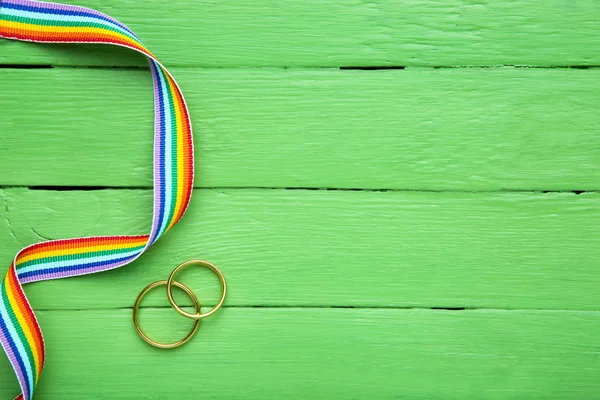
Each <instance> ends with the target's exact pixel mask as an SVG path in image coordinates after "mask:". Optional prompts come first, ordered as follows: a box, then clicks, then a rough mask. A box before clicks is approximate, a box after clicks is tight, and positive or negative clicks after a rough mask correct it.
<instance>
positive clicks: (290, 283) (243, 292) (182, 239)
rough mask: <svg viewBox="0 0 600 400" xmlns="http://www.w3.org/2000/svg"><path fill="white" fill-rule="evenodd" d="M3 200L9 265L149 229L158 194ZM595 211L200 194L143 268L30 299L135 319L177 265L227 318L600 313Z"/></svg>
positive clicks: (577, 205) (540, 199) (432, 198)
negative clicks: (282, 309) (186, 264)
mask: <svg viewBox="0 0 600 400" xmlns="http://www.w3.org/2000/svg"><path fill="white" fill-rule="evenodd" d="M1 198H2V200H1V203H3V206H2V204H0V223H4V225H3V229H0V241H1V242H2V243H3V246H2V248H1V249H0V254H1V257H0V258H2V259H4V260H5V262H6V263H7V264H8V262H9V260H10V259H11V258H12V257H13V256H14V254H15V253H16V252H17V251H18V250H19V249H20V248H22V247H23V246H25V245H28V244H30V243H35V242H38V241H40V240H43V238H48V239H58V238H68V237H79V236H94V235H103V234H140V233H145V232H147V231H148V230H149V228H150V226H149V225H150V219H151V204H152V194H151V191H150V190H133V191H130V190H100V191H88V192H77V191H66V192H65V191H32V190H26V189H10V190H4V191H2V196H1ZM599 205H600V195H599V194H597V193H594V194H581V195H579V196H577V195H574V194H570V193H547V194H541V193H539V194H534V193H506V194H502V193H479V194H472V193H452V192H444V193H423V192H364V191H298V190H239V189H238V190H196V191H195V192H194V196H193V201H192V202H191V205H190V209H189V210H188V213H187V214H186V216H185V217H184V219H183V220H182V222H181V223H180V224H179V225H177V227H176V228H175V229H174V230H173V231H172V232H169V234H168V235H167V236H166V237H165V238H163V239H161V240H160V242H159V243H158V244H157V245H156V246H154V247H153V248H152V249H150V251H149V252H148V253H147V254H146V255H144V256H143V257H142V258H140V259H139V260H138V261H136V262H135V263H134V264H132V265H129V266H127V267H124V268H121V269H118V270H115V271H111V272H106V273H102V274H97V275H92V276H85V277H79V278H72V279H65V280H58V281H50V282H40V283H37V284H33V285H29V286H27V289H26V291H27V293H28V295H29V297H30V300H31V303H32V304H33V306H34V308H36V309H82V308H83V309H88V308H119V307H130V306H131V305H132V303H133V301H134V299H135V297H136V296H137V293H138V292H139V291H141V289H142V288H143V287H144V286H146V285H147V284H149V283H150V282H153V281H155V280H160V279H166V278H167V276H168V274H169V273H170V271H171V270H172V269H173V268H174V267H175V266H176V265H177V264H179V263H180V262H183V261H185V260H188V259H193V258H204V259H208V260H211V261H213V262H215V263H216V264H217V265H218V266H220V267H221V268H222V269H223V271H224V273H225V275H226V277H227V279H228V281H229V284H230V287H231V292H230V295H229V297H228V300H227V304H228V305H230V306H233V305H235V306H256V305H262V306H314V307H323V306H325V307H329V306H361V307H365V306H369V307H425V308H430V307H476V308H480V307H484V308H501V309H575V310H598V309H600V300H599V297H598V290H597V288H598V286H599V285H600V275H599V274H598V273H597V268H596V267H597V266H598V265H599V263H600V253H599V252H598V251H597V250H596V249H598V248H599V246H600V226H599V225H598V223H597V221H598V220H599V218H600V207H599ZM6 210H8V211H6ZM2 216H4V217H2ZM181 279H182V280H183V281H184V282H186V283H188V284H190V285H191V287H192V288H194V289H195V290H197V291H198V293H200V298H201V300H202V301H203V302H204V304H210V302H213V303H212V304H214V301H216V300H217V299H218V292H217V288H218V285H217V283H216V278H214V277H212V276H210V274H208V273H207V274H204V275H202V274H199V273H198V272H197V271H193V270H192V271H189V272H188V273H187V274H186V275H184V276H182V278H181ZM209 288H210V290H209ZM57 293H60V295H58V296H57V295H56V294H57ZM207 302H208V303H207ZM149 304H152V305H161V306H166V305H167V304H168V303H167V302H166V300H165V299H161V301H160V302H158V303H149Z"/></svg>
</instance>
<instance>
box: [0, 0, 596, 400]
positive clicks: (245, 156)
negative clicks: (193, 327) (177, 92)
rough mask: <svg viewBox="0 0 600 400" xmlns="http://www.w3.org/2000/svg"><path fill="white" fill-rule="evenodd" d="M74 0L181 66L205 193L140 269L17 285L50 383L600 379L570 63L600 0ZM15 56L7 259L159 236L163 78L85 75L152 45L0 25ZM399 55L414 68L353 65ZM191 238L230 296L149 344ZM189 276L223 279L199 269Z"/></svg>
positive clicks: (443, 394)
mask: <svg viewBox="0 0 600 400" xmlns="http://www.w3.org/2000/svg"><path fill="white" fill-rule="evenodd" d="M79 4H81V5H87V6H91V7H94V8H97V9H100V10H102V11H105V12H108V13H110V14H111V15H113V16H115V17H117V18H119V19H121V20H123V22H125V23H126V24H128V25H130V26H131V27H132V28H133V29H134V30H135V31H136V32H137V33H139V34H140V36H141V37H142V39H143V40H144V42H145V43H146V44H147V45H148V46H149V47H150V48H151V49H152V51H154V52H155V53H156V54H158V55H159V57H160V58H161V59H162V60H163V61H165V63H166V64H167V65H168V66H175V67H176V68H174V69H173V72H174V74H175V76H176V77H177V79H178V81H179V82H180V83H181V85H182V88H183V90H184V93H185V95H186V98H187V99H188V101H189V104H190V108H191V112H192V118H193V121H194V125H195V137H196V157H197V163H196V167H197V171H198V174H197V180H196V187H197V188H201V189H197V190H195V192H194V196H193V199H192V203H191V206H190V209H189V212H188V214H187V215H186V216H185V218H184V220H183V221H182V222H181V224H180V225H178V226H176V227H175V229H174V230H173V231H172V232H170V233H169V234H168V235H167V236H166V237H165V238H164V239H161V241H160V242H159V243H158V244H157V245H156V246H155V247H153V248H152V249H151V250H150V251H149V252H148V254H146V255H144V256H143V257H142V258H140V260H138V261H137V262H136V263H134V264H133V265H130V266H127V267H125V268H122V269H119V270H116V271H110V272H107V273H104V274H99V275H94V276H86V277H78V278H73V279H68V280H59V281H50V282H42V283H38V284H35V285H31V286H29V287H27V288H26V291H27V293H28V295H29V297H30V299H31V302H32V304H33V306H34V308H35V309H36V310H37V312H38V315H39V316H40V322H41V325H42V329H43V331H44V333H45V336H46V343H47V346H48V359H47V365H46V370H45V371H44V374H43V376H42V379H41V384H40V386H39V391H38V392H37V395H36V396H37V398H38V399H96V398H98V399H115V398H117V399H202V398H218V399H281V398H290V399H306V398H331V399H364V398H368V399H399V398H400V399H530V398H543V399H571V398H573V399H594V398H599V397H598V396H599V395H598V393H600V383H599V381H598V379H597V377H598V376H600V320H599V318H600V297H599V296H598V289H597V288H598V287H599V286H600V270H599V265H600V250H599V249H600V225H599V224H598V221H599V220H600V193H598V191H600V161H599V160H600V157H599V155H600V135H599V134H598V127H599V126H600V116H599V115H600V114H599V113H598V104H600V98H599V97H600V95H599V93H600V90H599V89H600V72H599V70H598V69H596V68H590V69H586V70H581V69H574V68H555V67H557V66H560V67H565V66H582V65H589V66H594V65H600V58H599V57H600V56H599V53H598V51H597V49H598V34H599V33H600V25H599V24H598V22H597V21H598V20H599V17H600V3H598V2H597V1H595V0H576V1H573V0H570V1H564V0H551V1H546V2H536V1H524V0H510V1H500V0H498V1H478V0H462V1H458V0H452V1H442V0H436V1H416V0H410V1H403V2H399V1H386V0H375V1H364V0H360V1H359V0H348V1H341V0H340V1H338V0H336V1H317V0H309V1H304V2H299V1H287V0H286V1H270V0H257V1H254V0H252V1H251V0H231V1H227V2H216V1H212V0H203V1H197V2H175V3H174V2H159V1H157V0H147V1H143V2H142V1H133V0H128V1H117V0H103V1H100V0H81V1H80V2H79ZM0 64H4V65H0V261H2V262H3V263H4V265H6V266H8V264H9V263H10V261H11V259H12V257H14V254H15V253H16V252H17V251H18V250H19V249H20V248H21V247H23V246H26V245H28V244H31V243H35V242H38V241H40V240H46V239H56V238H65V237H75V236H89V235H103V234H138V233H144V232H147V231H148V230H149V224H150V217H151V202H152V197H151V190H150V189H149V187H150V186H151V150H152V143H151V140H152V91H151V87H150V75H149V71H148V70H146V69H143V68H142V69H140V68H134V69H132V68H87V67H88V66H139V65H144V60H143V59H142V58H141V57H138V56H136V55H133V54H131V53H129V52H127V51H125V50H123V49H114V48H110V47H104V46H71V45H63V46H47V45H36V44H28V43H17V42H10V41H4V40H0ZM6 64H39V65H53V66H55V68H53V69H20V68H14V67H15V66H14V65H13V66H8V67H10V68H6V67H7V65H6ZM385 65H387V66H407V68H406V69H405V70H388V71H381V70H378V71H366V70H352V71H349V70H340V69H339V68H338V67H342V66H385ZM510 65H528V66H537V67H541V68H515V67H509V66H510ZM438 66H439V67H457V66H463V67H465V68H430V67H438ZM482 66H493V67H492V68H482ZM17 67H18V65H17ZM255 67H262V68H255ZM282 67H284V68H282ZM49 186H53V187H56V188H55V189H59V190H44V189H43V187H49ZM40 187H42V188H40ZM82 187H98V188H96V189H98V190H81V188H82ZM303 188H304V189H303ZM306 188H321V189H322V190H307V189H306ZM572 191H574V193H573V192H572ZM581 191H585V192H584V193H581ZM199 257H200V258H206V259H208V260H211V261H213V262H215V263H216V264H217V265H218V266H219V267H221V268H222V270H223V271H224V273H225V275H226V277H227V278H228V281H229V284H230V295H229V297H228V299H227V302H226V308H225V309H224V311H223V312H222V313H219V314H217V315H216V316H215V317H214V318H211V319H209V320H208V321H205V322H203V323H202V327H201V329H200V332H199V336H198V337H197V338H196V339H195V340H193V341H192V342H191V343H190V344H188V345H186V346H185V347H183V348H181V349H178V350H176V351H160V350H157V349H154V348H151V347H150V346H148V345H146V344H145V343H144V342H142V341H141V340H140V339H139V338H138V337H137V335H136V334H135V332H134V329H133V326H132V323H131V309H130V307H131V305H132V303H133V301H134V299H135V296H136V295H137V293H138V292H139V291H140V290H141V289H142V288H143V287H144V286H145V285H147V284H148V283H150V282H151V281H154V280H158V279H165V278H166V276H167V275H168V273H169V272H170V271H171V269H172V268H173V267H174V266H175V265H177V264H178V263H179V262H181V261H184V260H187V259H190V258H199ZM181 279H182V280H183V281H184V282H186V283H188V284H189V285H190V286H191V287H192V288H194V289H195V290H196V292H197V293H198V294H199V298H200V301H201V303H202V304H203V305H210V304H214V302H215V300H216V299H217V298H218V284H217V282H216V279H215V278H214V277H213V276H211V275H210V274H209V273H205V271H195V270H191V271H189V272H186V273H184V274H182V275H181ZM143 306H144V309H143V310H142V324H143V325H144V327H146V328H147V329H148V330H149V332H150V333H152V334H154V335H157V337H158V338H160V339H164V340H169V339H175V338H176V337H180V336H182V335H183V334H184V331H185V330H186V329H187V328H188V326H189V321H186V320H184V319H182V318H180V317H178V316H177V315H176V314H175V313H174V312H173V311H171V310H170V309H168V308H166V307H167V301H166V299H165V298H164V296H162V293H160V292H159V291H157V292H155V293H152V294H151V295H150V296H149V298H148V299H147V300H146V301H145V302H144V304H143ZM436 308H445V309H452V310H438V309H436ZM462 308H466V309H465V310H463V309H462ZM16 392H17V383H16V379H15V378H14V377H13V375H12V372H11V371H10V367H9V365H8V362H7V360H6V359H4V358H2V357H0V398H2V399H4V398H11V396H13V395H15V394H16Z"/></svg>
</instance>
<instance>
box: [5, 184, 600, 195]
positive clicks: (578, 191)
mask: <svg viewBox="0 0 600 400" xmlns="http://www.w3.org/2000/svg"><path fill="white" fill-rule="evenodd" d="M2 189H4V190H10V189H28V190H33V191H49V192H92V191H100V190H140V191H142V190H143V191H147V190H152V189H153V187H152V186H0V190H2ZM194 189H201V190H298V191H315V190H323V191H334V192H335V191H338V192H384V193H385V192H398V193H401V192H411V193H412V192H420V193H539V194H545V193H573V194H575V195H580V194H582V193H600V190H581V189H571V190H543V189H542V190H539V189H537V190H536V189H512V188H503V189H500V190H460V189H455V190H443V189H442V190H436V189H391V188H377V189H362V188H335V187H267V186H211V187H209V186H207V187H204V186H196V187H194Z"/></svg>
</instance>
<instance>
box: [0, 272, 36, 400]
mask: <svg viewBox="0 0 600 400" xmlns="http://www.w3.org/2000/svg"><path fill="white" fill-rule="evenodd" d="M4 279H6V278H4ZM4 285H5V283H4V282H3V283H2V291H1V295H0V301H2V302H3V301H4V300H2V297H6V298H8V297H7V296H6V288H5V286H4ZM0 307H4V304H2V305H0ZM4 309H6V307H4ZM7 314H8V312H7ZM0 329H2V333H3V334H4V337H5V338H6V340H7V342H8V345H9V346H10V348H11V349H12V351H13V354H14V355H15V358H16V359H17V364H19V368H20V369H21V373H22V374H23V375H25V376H27V369H26V368H25V364H23V359H22V358H21V355H20V354H19V350H18V349H17V346H16V345H15V342H14V341H13V340H12V338H11V336H10V333H9V332H8V327H7V326H6V323H5V322H4V320H3V319H2V318H0ZM25 385H26V386H27V387H26V389H27V392H28V393H30V394H31V387H30V386H29V379H25ZM29 397H31V395H30V396H29Z"/></svg>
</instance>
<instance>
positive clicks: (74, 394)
mask: <svg viewBox="0 0 600 400" xmlns="http://www.w3.org/2000/svg"><path fill="white" fill-rule="evenodd" d="M39 315H40V324H41V326H42V328H43V329H44V332H45V333H46V341H47V342H48V351H49V354H48V356H49V358H50V359H51V361H49V363H48V367H47V370H46V371H44V379H43V381H42V382H41V383H40V386H39V387H40V396H39V399H71V398H72V399H92V398H93V399H181V398H184V399H204V398H210V399H212V398H216V399H231V398H240V399H243V398H257V399H258V398H260V399H264V398H266V399H281V398H298V399H307V398H323V399H329V398H332V399H368V398H377V399H397V398H401V399H402V398H414V399H431V398H434V399H465V398H482V399H507V398H515V399H516V398H544V399H565V398H573V397H576V398H594V397H595V396H596V394H597V393H598V391H600V382H599V381H598V379H597V377H598V373H600V366H599V365H598V338H597V330H598V325H600V313H598V312H581V311H579V312H564V311H501V310H472V311H464V312H452V311H439V310H438V311H432V310H427V311H426V310H391V309H387V310H382V309H361V310H352V309H297V308H289V309H257V308H243V309H237V308H229V309H226V310H225V311H224V312H222V313H221V314H220V315H219V316H218V317H216V318H214V319H211V320H209V321H206V322H203V323H202V327H201V336H199V337H198V338H197V339H196V340H193V341H192V342H190V343H189V344H188V345H186V346H185V347H182V348H181V349H178V350H175V351H161V350H159V349H154V348H150V347H149V346H148V345H146V343H144V342H142V341H141V340H139V338H138V337H137V336H136V334H135V332H134V329H133V327H132V325H131V310H112V311H107V310H94V311H62V312H61V311H44V312H40V313H39ZM141 318H142V323H143V324H144V327H145V328H147V329H148V330H149V331H152V332H155V333H162V334H164V335H165V336H168V335H172V336H171V337H175V336H177V335H182V334H183V333H184V332H185V331H186V329H187V325H186V324H189V322H188V321H184V320H183V318H180V317H177V316H176V314H175V312H174V311H172V310H170V309H153V310H143V313H142V315H141ZM182 320H183V321H182ZM74 321H77V323H74ZM165 321H166V322H167V323H168V324H170V325H169V326H165ZM66 327H70V329H65V328H66ZM91 332H95V333H96V334H91ZM0 373H2V375H4V376H7V375H9V373H10V371H9V367H8V365H7V362H6V361H5V360H0ZM1 385H2V389H1V390H2V391H1V392H0V393H2V395H3V398H7V396H8V394H9V393H12V392H13V391H14V390H15V389H16V384H12V382H10V384H9V383H7V382H5V381H2V383H1ZM9 389H12V391H10V390H9ZM575 390H577V392H575ZM574 393H579V394H580V396H574ZM586 393H587V396H583V394H586Z"/></svg>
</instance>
